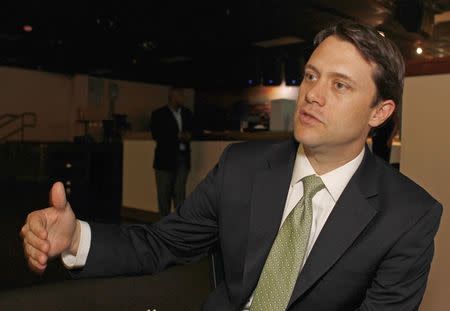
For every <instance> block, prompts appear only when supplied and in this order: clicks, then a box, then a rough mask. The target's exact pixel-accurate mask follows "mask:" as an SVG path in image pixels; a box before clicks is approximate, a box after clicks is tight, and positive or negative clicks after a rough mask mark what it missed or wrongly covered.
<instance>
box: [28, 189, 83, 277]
mask: <svg viewBox="0 0 450 311" xmlns="http://www.w3.org/2000/svg"><path fill="white" fill-rule="evenodd" d="M50 204H51V206H50V207H48V208H45V209H41V210H37V211H34V212H32V213H30V214H29V215H28V216H27V220H26V222H25V225H24V226H23V227H22V230H21V231H20V236H21V237H22V239H23V248H24V253H25V258H26V259H27V261H28V266H29V267H30V269H31V270H32V271H34V272H36V273H39V274H41V273H43V272H44V271H45V269H46V268H47V262H48V260H49V259H50V258H52V257H55V256H57V255H60V254H61V253H63V252H66V251H68V252H70V253H72V254H73V255H76V252H77V250H78V244H79V238H80V224H79V222H78V221H77V220H76V218H75V215H74V213H73V211H72V208H71V207H70V204H69V202H67V200H66V193H65V190H64V185H63V184H62V183H61V182H56V183H55V184H53V187H52V189H51V191H50Z"/></svg>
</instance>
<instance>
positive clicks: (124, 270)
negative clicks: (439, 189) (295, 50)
mask: <svg viewBox="0 0 450 311" xmlns="http://www.w3.org/2000/svg"><path fill="white" fill-rule="evenodd" d="M297 147H298V144H297V143H295V142H294V141H287V142H281V143H273V144H272V143H266V142H253V143H243V144H236V145H231V146H230V147H229V148H227V150H226V151H225V152H224V153H223V155H222V157H221V159H220V161H219V163H218V164H217V166H216V167H215V168H214V169H213V170H212V171H211V172H210V173H209V174H208V176H207V177H206V178H205V179H204V180H203V181H202V182H201V183H200V184H199V185H198V187H197V188H196V189H195V190H194V191H193V193H192V194H191V195H190V196H189V197H188V198H187V199H186V201H185V203H184V204H183V205H182V206H181V208H179V209H178V210H177V213H176V214H172V215H170V216H168V217H166V218H164V219H163V220H162V221H160V222H158V223H156V224H154V225H151V226H145V225H131V226H125V227H111V226H108V227H104V226H103V225H95V224H92V245H91V250H90V253H89V256H88V260H87V264H86V266H85V267H84V268H83V270H81V271H80V272H79V275H80V276H98V275H117V274H140V273H154V272H157V271H160V270H163V269H164V268H166V267H167V266H169V265H173V264H182V263H186V262H190V261H193V260H195V259H197V258H198V257H199V256H202V255H204V254H205V253H207V252H208V251H209V250H210V249H211V248H213V247H214V246H216V245H217V244H218V243H219V244H220V247H221V249H222V253H223V260H224V271H225V281H224V282H223V283H222V284H221V285H220V286H219V287H218V288H217V289H216V290H215V291H214V292H213V293H212V294H211V295H210V296H209V297H208V299H207V300H206V302H205V304H204V306H203V309H204V310H215V311H218V310H240V308H241V307H242V306H243V305H244V304H245V303H246V301H247V299H248V298H249V296H250V295H251V294H252V291H253V290H254V289H255V287H256V284H257V281H258V278H259V275H260V273H261V270H262V267H263V264H264V262H265V260H266V257H267V255H268V253H269V250H270V248H271V245H272V243H273V241H274V239H275V236H276V234H277V231H278V228H279V226H280V222H281V218H282V214H283V209H284V205H285V201H286V197H287V193H288V188H289V183H290V180H291V175H292V170H293V164H294V160H295V155H296V151H297ZM441 213H442V206H441V205H440V204H439V203H438V202H437V201H435V200H434V199H433V198H432V197H431V196H430V195H429V194H427V193H426V192H425V191H424V190H423V189H422V188H420V187H419V186H418V185H416V184H415V183H414V182H412V181H411V180H409V179H408V178H407V177H405V176H403V175H401V174H400V173H399V172H397V171H396V170H394V169H392V168H391V167H390V166H389V165H387V164H386V163H385V162H384V161H382V160H380V159H378V158H376V157H374V156H373V155H372V154H371V153H370V151H369V150H368V149H367V148H366V152H365V156H364V159H363V161H362V163H361V165H360V167H359V168H358V169H357V171H356V173H355V174H354V176H353V177H352V178H351V180H350V182H349V184H348V185H347V187H346V188H345V190H344V192H343V193H342V195H341V197H340V198H339V200H338V202H337V203H336V205H335V207H334V209H333V211H332V212H331V214H330V216H329V218H328V220H327V222H326V224H325V226H324V227H323V229H322V231H321V233H320V235H319V237H318V239H317V241H316V243H315V245H314V247H313V249H312V251H311V253H310V255H309V257H308V259H307V261H306V263H305V266H304V268H303V270H302V271H301V273H300V275H299V278H298V281H297V284H296V285H295V289H294V292H293V295H292V298H291V301H290V304H289V308H288V309H289V310H301V311H328V310H329V311H331V310H345V311H348V310H377V311H379V310H395V311H399V310H408V311H409V310H417V308H418V306H419V304H420V301H421V299H422V295H423V293H424V290H425V286H426V282H427V276H428V272H429V269H430V264H431V260H432V257H433V250H434V247H433V239H434V236H435V234H436V231H437V229H438V226H439V221H440V216H441Z"/></svg>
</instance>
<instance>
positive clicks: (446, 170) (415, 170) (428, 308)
mask: <svg viewBox="0 0 450 311" xmlns="http://www.w3.org/2000/svg"><path fill="white" fill-rule="evenodd" d="M403 102H404V105H403V109H402V153H401V158H400V169H401V171H402V172H403V173H404V174H405V175H407V176H409V177H410V178H412V179H413V180H415V181H416V182H417V183H418V184H420V185H421V186H422V187H424V188H425V189H426V190H427V191H429V192H430V193H431V194H432V195H433V196H434V197H435V198H437V199H438V200H439V201H440V202H441V203H442V204H443V205H444V214H443V216H442V221H441V226H440V229H439V232H438V234H437V237H436V251H435V256H434V261H433V265H432V269H431V274H430V277H429V280H428V287H427V291H426V294H425V297H424V301H423V303H422V306H421V309H420V310H422V311H444V310H449V296H450V289H449V288H450V287H449V285H448V281H449V279H450V265H449V262H450V215H449V213H448V210H446V209H447V208H448V207H449V206H450V138H449V133H450V121H449V119H450V74H445V75H432V76H420V77H409V78H407V79H406V81H405V92H404V97H403Z"/></svg>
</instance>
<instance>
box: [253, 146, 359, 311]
mask: <svg viewBox="0 0 450 311" xmlns="http://www.w3.org/2000/svg"><path fill="white" fill-rule="evenodd" d="M363 157H364V148H363V150H362V151H361V152H360V153H359V154H358V155H357V156H356V158H354V159H353V160H351V161H350V162H347V163H346V164H344V165H342V166H340V167H338V168H336V169H334V170H332V171H330V172H328V173H326V174H323V175H320V178H321V179H322V182H323V183H324V185H325V188H324V189H322V190H320V191H319V192H317V193H316V195H315V196H314V197H313V199H312V205H313V217H312V224H311V231H310V234H309V241H308V246H307V247H306V254H305V257H304V259H303V263H302V265H301V266H300V271H301V269H302V268H303V265H304V264H305V261H306V259H307V258H308V256H309V253H310V252H311V249H312V248H313V246H314V243H315V242H316V240H317V237H318V236H319V233H320V231H322V228H323V226H324V225H325V222H326V221H327V219H328V216H330V213H331V211H332V210H333V207H334V205H335V204H336V201H337V200H338V199H339V197H340V196H341V194H342V192H343V191H344V189H345V187H346V186H347V184H348V182H349V181H350V178H352V176H353V174H354V173H355V172H356V170H357V169H358V167H359V165H360V164H361V162H362V159H363ZM309 175H317V174H316V172H315V171H314V169H313V167H312V166H311V163H310V162H309V160H308V158H307V157H306V155H305V152H304V150H303V147H302V145H300V146H299V148H298V151H297V156H296V158H295V163H294V171H293V172H292V179H291V185H290V187H289V192H288V195H287V199H286V205H285V206H284V212H283V217H282V219H281V225H282V224H283V222H284V221H285V219H286V217H287V216H288V215H289V213H290V212H291V211H292V210H293V209H294V207H295V205H297V203H298V201H300V199H301V198H302V196H303V183H302V182H301V179H302V178H303V177H306V176H309ZM281 225H280V228H281ZM252 300H253V295H252V296H251V297H250V299H249V301H248V302H247V304H246V305H245V308H244V310H248V309H249V308H250V305H251V303H252Z"/></svg>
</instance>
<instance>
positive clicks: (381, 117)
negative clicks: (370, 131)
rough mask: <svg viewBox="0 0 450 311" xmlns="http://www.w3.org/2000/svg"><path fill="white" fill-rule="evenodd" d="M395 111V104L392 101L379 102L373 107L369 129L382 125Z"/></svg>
mask: <svg viewBox="0 0 450 311" xmlns="http://www.w3.org/2000/svg"><path fill="white" fill-rule="evenodd" d="M394 111H395V103H394V101H393V100H392V99H388V100H384V101H381V102H379V103H378V104H377V105H376V106H375V107H373V110H372V113H371V116H370V120H369V125H370V126H371V127H377V126H380V125H381V124H383V123H384V121H386V120H387V119H389V117H390V116H391V115H392V114H393V113H394Z"/></svg>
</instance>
